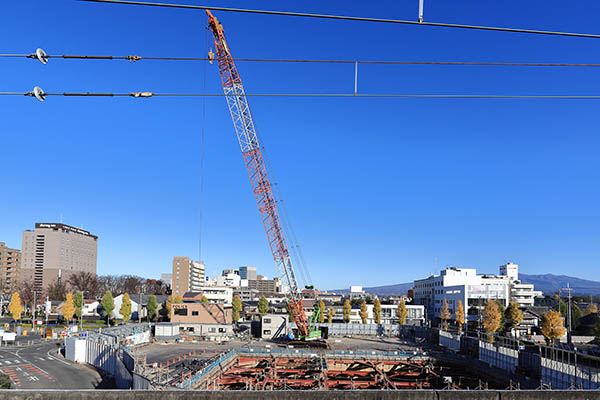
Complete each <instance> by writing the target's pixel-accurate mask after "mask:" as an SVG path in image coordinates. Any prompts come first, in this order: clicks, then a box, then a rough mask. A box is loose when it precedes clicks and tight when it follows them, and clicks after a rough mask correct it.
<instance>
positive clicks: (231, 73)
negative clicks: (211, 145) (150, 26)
mask: <svg viewBox="0 0 600 400" xmlns="http://www.w3.org/2000/svg"><path fill="white" fill-rule="evenodd" d="M206 14H207V15H208V24H209V26H210V28H211V30H212V33H213V36H214V40H215V48H216V59H217V63H218V66H219V72H220V74H221V83H222V85H223V92H224V93H225V99H226V100H227V106H228V107H229V112H230V113H231V119H232V120H233V126H234V128H235V132H236V135H237V138H238V141H239V144H240V148H241V150H242V155H243V157H244V162H245V164H246V168H247V170H248V175H249V177H250V182H251V184H252V191H253V192H254V196H255V198H256V202H257V204H258V210H259V211H260V215H261V219H262V222H263V225H264V228H265V232H266V234H267V239H268V241H269V246H270V247H271V252H272V253H273V259H274V260H275V264H276V265H277V271H278V273H279V275H280V276H283V277H284V278H285V283H287V285H288V286H289V288H290V295H289V299H288V307H289V310H290V314H291V315H292V318H293V319H294V322H295V323H296V326H297V327H298V333H299V336H300V337H302V338H309V337H310V336H311V332H312V329H311V327H312V325H314V322H313V321H312V319H311V321H309V320H308V318H307V317H306V314H305V313H304V309H303V306H302V295H301V292H300V288H299V286H298V281H297V280H296V274H295V273H294V267H293V265H292V260H291V258H290V254H289V251H288V248H287V244H286V241H285V237H284V234H283V230H282V228H281V222H280V219H279V214H278V212H277V205H276V201H275V196H274V194H273V190H272V188H271V182H270V180H269V175H268V172H267V168H266V166H265V162H264V160H263V156H262V152H261V143H260V142H259V139H258V136H257V134H256V130H255V127H254V121H253V120H252V114H251V113H250V107H249V105H248V99H247V98H246V93H245V91H244V86H243V85H242V80H241V78H240V75H239V73H238V70H237V67H236V66H235V63H234V61H233V57H232V56H231V51H230V49H229V46H228V44H227V40H226V39H225V32H224V30H223V26H222V25H221V23H220V22H219V21H218V20H217V18H215V17H214V16H213V15H212V13H211V12H210V11H209V10H206Z"/></svg>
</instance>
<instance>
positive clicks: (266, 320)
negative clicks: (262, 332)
mask: <svg viewBox="0 0 600 400" xmlns="http://www.w3.org/2000/svg"><path fill="white" fill-rule="evenodd" d="M270 323H271V318H265V319H263V324H270Z"/></svg>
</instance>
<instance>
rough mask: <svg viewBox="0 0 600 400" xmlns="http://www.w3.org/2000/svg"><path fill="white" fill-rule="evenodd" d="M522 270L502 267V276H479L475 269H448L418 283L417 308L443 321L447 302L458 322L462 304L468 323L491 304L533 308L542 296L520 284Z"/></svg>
mask: <svg viewBox="0 0 600 400" xmlns="http://www.w3.org/2000/svg"><path fill="white" fill-rule="evenodd" d="M518 276H519V266H518V265H517V264H513V263H508V264H505V265H501V266H500V275H487V274H483V275H478V274H477V271H476V270H475V269H474V268H457V267H452V268H447V269H445V270H443V271H441V273H440V274H439V275H431V276H429V277H428V278H425V279H419V280H415V281H414V291H415V298H414V303H415V304H421V305H424V306H425V308H426V309H427V313H428V317H429V319H430V320H435V319H436V318H439V316H440V312H441V310H442V307H443V304H444V299H445V300H446V301H447V302H448V309H449V310H450V313H451V314H452V318H455V317H456V315H455V311H456V306H457V305H458V301H459V300H460V301H462V304H463V308H464V310H465V314H467V315H466V316H467V320H468V321H478V320H479V318H480V315H481V312H482V311H483V308H484V307H485V305H486V303H487V302H488V300H497V301H500V302H501V303H502V304H503V305H504V306H505V307H506V306H508V304H509V302H511V301H515V302H517V303H518V304H519V305H520V306H521V307H526V306H532V305H533V303H534V299H535V297H537V296H541V295H542V293H541V292H540V291H535V290H534V287H533V285H532V284H524V283H521V282H520V281H519V280H518Z"/></svg>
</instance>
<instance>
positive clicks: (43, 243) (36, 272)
mask: <svg viewBox="0 0 600 400" xmlns="http://www.w3.org/2000/svg"><path fill="white" fill-rule="evenodd" d="M22 252H23V254H22V258H21V272H22V276H23V280H33V283H34V285H35V288H36V290H37V291H38V293H39V292H41V291H42V289H43V288H46V287H47V286H48V285H49V284H50V283H54V282H56V281H57V280H62V281H63V282H65V281H66V280H68V279H69V276H70V275H72V274H75V273H77V272H89V273H92V274H94V275H95V274H96V261H97V256H98V236H96V235H92V234H91V233H90V232H88V231H85V230H83V229H80V228H76V227H73V226H69V225H64V224H60V223H36V224H35V230H33V231H30V230H27V231H24V232H23V247H22Z"/></svg>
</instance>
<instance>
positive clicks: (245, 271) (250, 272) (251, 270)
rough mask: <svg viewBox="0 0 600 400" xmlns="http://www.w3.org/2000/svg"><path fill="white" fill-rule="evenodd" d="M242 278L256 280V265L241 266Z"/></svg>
mask: <svg viewBox="0 0 600 400" xmlns="http://www.w3.org/2000/svg"><path fill="white" fill-rule="evenodd" d="M240 279H248V280H253V281H254V280H256V268H255V267H246V266H243V267H240Z"/></svg>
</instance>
